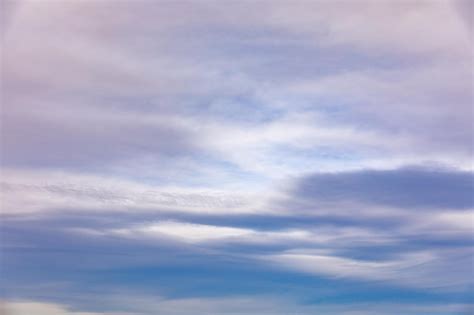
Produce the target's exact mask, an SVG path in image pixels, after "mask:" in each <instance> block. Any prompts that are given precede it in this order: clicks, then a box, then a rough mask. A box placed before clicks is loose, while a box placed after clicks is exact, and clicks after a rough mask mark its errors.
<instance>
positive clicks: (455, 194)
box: [293, 168, 474, 211]
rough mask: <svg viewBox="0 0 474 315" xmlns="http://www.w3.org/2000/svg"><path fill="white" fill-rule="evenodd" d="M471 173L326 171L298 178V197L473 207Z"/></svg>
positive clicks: (323, 201) (334, 201)
mask: <svg viewBox="0 0 474 315" xmlns="http://www.w3.org/2000/svg"><path fill="white" fill-rule="evenodd" d="M473 189H474V175H473V174H472V173H471V172H461V171H451V170H439V169H438V170H437V169H423V168H401V169H395V170H362V171H355V172H341V173H322V174H314V175H309V176H306V177H304V178H302V179H300V180H297V184H296V187H295V188H294V192H293V193H294V195H295V198H302V199H304V200H311V201H313V202H314V203H316V204H318V203H320V204H321V205H324V204H336V205H337V204H338V203H341V204H343V203H354V204H360V205H361V206H364V205H381V206H388V207H396V208H401V209H404V210H407V211H416V209H439V210H443V209H469V208H472V207H473V206H474V203H473V197H472V191H473Z"/></svg>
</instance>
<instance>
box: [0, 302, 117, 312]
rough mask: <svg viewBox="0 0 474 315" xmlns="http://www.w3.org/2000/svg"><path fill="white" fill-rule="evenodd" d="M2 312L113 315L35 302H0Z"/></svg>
mask: <svg viewBox="0 0 474 315" xmlns="http://www.w3.org/2000/svg"><path fill="white" fill-rule="evenodd" d="M0 310H1V311H2V314H4V315H30V314H35V315H107V314H109V315H111V313H89V312H75V311H71V310H69V309H68V308H66V307H64V306H62V305H58V304H53V303H43V302H33V301H14V302H13V301H4V302H1V301H0ZM122 314H123V315H126V314H125V313H122ZM115 315H120V314H118V313H115Z"/></svg>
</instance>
